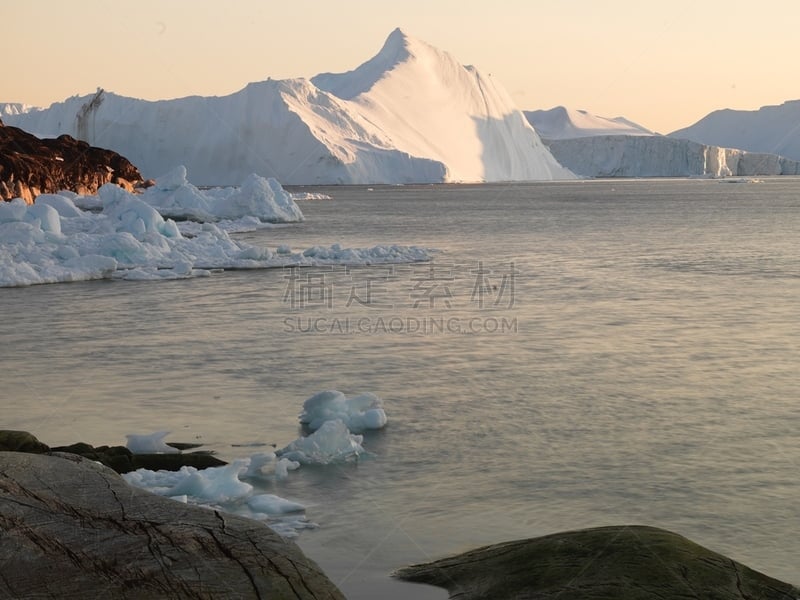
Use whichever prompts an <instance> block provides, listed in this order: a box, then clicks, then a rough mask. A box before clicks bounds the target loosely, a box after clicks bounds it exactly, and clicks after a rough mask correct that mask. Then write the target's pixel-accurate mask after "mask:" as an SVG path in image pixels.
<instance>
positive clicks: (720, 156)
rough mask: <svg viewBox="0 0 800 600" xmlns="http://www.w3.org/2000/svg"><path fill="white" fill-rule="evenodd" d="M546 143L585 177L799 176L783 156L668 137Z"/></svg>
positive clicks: (613, 137) (795, 166) (799, 167)
mask: <svg viewBox="0 0 800 600" xmlns="http://www.w3.org/2000/svg"><path fill="white" fill-rule="evenodd" d="M543 141H544V143H545V144H546V145H547V146H548V147H549V148H550V152H551V153H552V154H553V156H554V157H555V158H556V160H558V162H559V163H561V164H562V165H564V166H565V167H567V168H568V169H570V170H571V171H572V172H574V173H575V174H577V175H580V176H582V177H703V176H706V177H730V176H759V175H798V174H800V162H798V161H795V160H792V159H789V158H786V157H783V156H778V155H775V154H765V153H759V152H746V151H744V150H737V149H733V148H722V147H719V146H708V145H705V144H699V143H697V142H692V141H689V140H682V139H674V138H670V137H664V136H641V135H635V136H634V135H597V136H591V137H580V138H572V139H558V140H548V139H544V140H543Z"/></svg>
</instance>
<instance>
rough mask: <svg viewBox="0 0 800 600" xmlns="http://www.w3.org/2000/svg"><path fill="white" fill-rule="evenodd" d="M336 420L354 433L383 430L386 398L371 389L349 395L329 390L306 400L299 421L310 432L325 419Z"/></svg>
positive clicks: (317, 427) (385, 419) (318, 426)
mask: <svg viewBox="0 0 800 600" xmlns="http://www.w3.org/2000/svg"><path fill="white" fill-rule="evenodd" d="M337 419H338V420H340V421H342V422H343V423H344V424H345V425H346V426H347V428H348V429H349V430H350V431H352V432H353V433H360V432H362V431H365V430H367V429H381V428H382V427H383V426H384V425H386V421H387V418H386V412H385V411H384V409H383V401H382V400H381V399H380V398H378V397H377V396H376V395H375V394H372V393H369V392H367V393H365V394H359V395H358V396H354V397H352V398H348V397H347V396H345V395H344V394H343V393H342V392H339V391H336V390H327V391H324V392H319V393H317V394H314V395H313V396H311V397H310V398H309V399H308V400H306V401H305V402H304V403H303V412H302V414H301V415H300V422H301V423H302V424H304V425H306V426H307V427H308V428H309V429H310V430H311V431H316V430H317V429H319V428H320V427H321V426H322V425H323V424H324V423H325V422H326V421H335V420H337Z"/></svg>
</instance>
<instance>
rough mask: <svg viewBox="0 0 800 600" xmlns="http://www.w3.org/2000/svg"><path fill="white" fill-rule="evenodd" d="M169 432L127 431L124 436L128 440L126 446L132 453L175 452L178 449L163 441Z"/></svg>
mask: <svg viewBox="0 0 800 600" xmlns="http://www.w3.org/2000/svg"><path fill="white" fill-rule="evenodd" d="M169 434H170V432H169V431H156V432H155V433H148V434H138V433H129V434H128V435H126V436H125V437H126V438H127V440H128V443H127V448H128V450H130V451H131V452H133V453H134V454H153V453H163V454H177V453H178V452H180V450H178V449H177V448H173V447H172V446H168V445H167V444H166V443H165V442H164V438H165V437H167V436H168V435H169Z"/></svg>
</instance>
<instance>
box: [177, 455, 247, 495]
mask: <svg viewBox="0 0 800 600" xmlns="http://www.w3.org/2000/svg"><path fill="white" fill-rule="evenodd" d="M245 465H246V461H243V460H236V461H233V462H232V463H231V464H229V465H225V466H224V467H210V468H208V469H203V470H197V469H195V468H194V467H181V470H180V471H178V473H180V474H182V475H183V477H181V478H180V480H179V481H178V482H177V483H176V484H175V485H174V486H172V487H171V488H169V489H168V490H167V491H166V493H165V494H163V495H165V496H170V497H171V496H181V495H183V494H185V495H186V496H189V497H190V498H193V499H196V500H198V501H200V502H206V503H214V504H220V503H224V502H230V501H232V500H235V499H237V498H242V497H244V496H247V495H248V494H250V493H251V492H252V491H253V486H252V485H250V484H249V483H245V482H244V481H241V480H240V479H239V472H240V471H241V470H242V469H243V468H244V467H245Z"/></svg>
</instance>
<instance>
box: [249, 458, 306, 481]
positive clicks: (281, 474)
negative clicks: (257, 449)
mask: <svg viewBox="0 0 800 600" xmlns="http://www.w3.org/2000/svg"><path fill="white" fill-rule="evenodd" d="M298 468H300V463H299V462H297V461H293V460H289V459H288V458H278V456H276V455H275V453H274V452H263V453H259V454H254V455H253V456H251V457H250V462H249V464H248V465H247V469H246V470H245V471H244V472H243V473H242V474H241V477H243V478H245V479H248V478H258V477H275V478H276V479H286V478H287V477H288V476H289V471H294V470H295V469H298Z"/></svg>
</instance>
